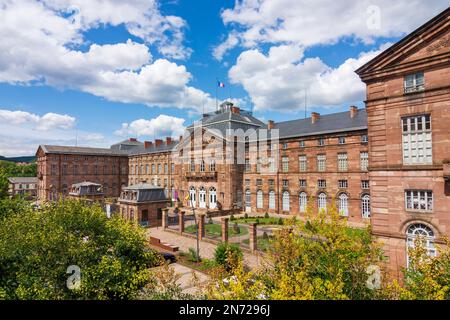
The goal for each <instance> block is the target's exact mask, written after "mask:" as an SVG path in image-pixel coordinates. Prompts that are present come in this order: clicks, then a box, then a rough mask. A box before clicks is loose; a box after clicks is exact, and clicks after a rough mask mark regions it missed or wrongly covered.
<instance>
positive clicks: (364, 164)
mask: <svg viewBox="0 0 450 320" xmlns="http://www.w3.org/2000/svg"><path fill="white" fill-rule="evenodd" d="M359 161H360V166H361V171H367V170H368V169H369V153H368V152H361V153H360V154H359Z"/></svg>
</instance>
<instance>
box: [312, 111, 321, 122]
mask: <svg viewBox="0 0 450 320" xmlns="http://www.w3.org/2000/svg"><path fill="white" fill-rule="evenodd" d="M319 118H320V114H319V113H317V112H311V123H316V121H317V120H319Z"/></svg>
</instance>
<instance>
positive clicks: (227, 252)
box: [214, 242, 243, 271]
mask: <svg viewBox="0 0 450 320" xmlns="http://www.w3.org/2000/svg"><path fill="white" fill-rule="evenodd" d="M242 257H243V255H242V250H241V248H239V246H238V245H237V244H234V243H233V244H230V243H225V242H221V243H219V244H218V245H217V247H216V251H215V252H214V261H215V262H216V264H218V265H220V266H222V267H224V268H225V270H227V271H231V270H232V269H233V268H235V267H236V265H237V264H238V263H239V262H240V261H241V260H242Z"/></svg>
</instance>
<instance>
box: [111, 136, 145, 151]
mask: <svg viewBox="0 0 450 320" xmlns="http://www.w3.org/2000/svg"><path fill="white" fill-rule="evenodd" d="M143 145H144V144H143V143H142V142H140V141H138V140H137V139H134V138H130V139H126V140H123V141H120V142H118V143H115V144H113V145H112V146H111V149H114V150H132V149H135V148H139V147H141V146H143Z"/></svg>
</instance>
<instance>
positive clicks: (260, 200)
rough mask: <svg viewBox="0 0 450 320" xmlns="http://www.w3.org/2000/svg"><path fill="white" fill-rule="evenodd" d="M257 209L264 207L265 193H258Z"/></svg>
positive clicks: (260, 191) (259, 191)
mask: <svg viewBox="0 0 450 320" xmlns="http://www.w3.org/2000/svg"><path fill="white" fill-rule="evenodd" d="M256 207H257V208H258V209H261V208H262V207H263V191H262V190H258V191H256Z"/></svg>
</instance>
